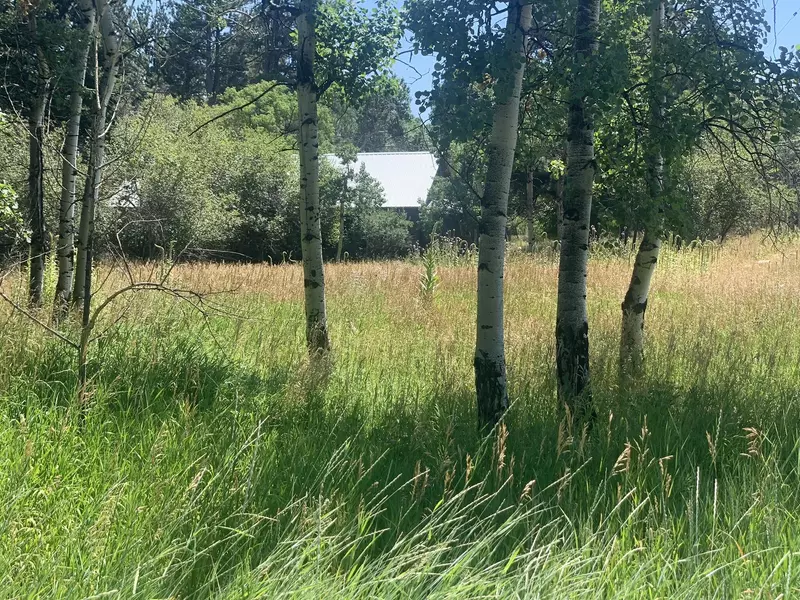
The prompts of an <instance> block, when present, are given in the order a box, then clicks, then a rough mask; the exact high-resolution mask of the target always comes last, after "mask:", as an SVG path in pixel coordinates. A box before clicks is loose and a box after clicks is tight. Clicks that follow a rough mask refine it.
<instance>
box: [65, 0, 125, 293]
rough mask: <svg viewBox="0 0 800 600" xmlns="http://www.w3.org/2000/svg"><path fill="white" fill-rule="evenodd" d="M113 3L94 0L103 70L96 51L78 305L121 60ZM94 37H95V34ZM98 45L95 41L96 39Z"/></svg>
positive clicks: (77, 274) (78, 264)
mask: <svg viewBox="0 0 800 600" xmlns="http://www.w3.org/2000/svg"><path fill="white" fill-rule="evenodd" d="M114 13H115V6H114V5H113V4H112V3H111V2H109V1H108V0H98V1H97V18H98V19H97V23H98V29H99V32H100V37H101V38H102V39H101V44H100V45H101V48H102V71H101V69H100V68H99V63H100V58H99V53H98V52H95V56H96V58H95V73H96V76H95V81H96V88H95V93H94V97H93V106H92V117H93V118H92V132H91V148H90V153H89V167H88V170H87V174H86V185H85V186H84V190H83V201H82V204H81V222H80V229H79V230H78V259H77V261H76V263H75V282H74V291H73V294H72V301H73V304H74V305H75V306H79V305H80V304H81V303H83V302H84V301H85V300H88V295H87V292H86V287H87V282H88V281H90V277H91V274H90V271H91V268H92V265H91V246H92V237H93V235H94V216H95V207H96V205H97V198H98V196H99V193H100V183H101V181H102V172H103V167H104V164H103V163H104V161H105V140H106V134H107V116H108V114H107V113H108V105H109V103H110V102H111V96H112V94H113V93H114V86H115V85H116V81H117V72H118V70H119V62H120V37H119V31H118V29H117V25H116V23H115V18H116V15H115V14H114ZM95 40H97V37H95ZM95 45H96V46H97V45H98V44H97V41H95Z"/></svg>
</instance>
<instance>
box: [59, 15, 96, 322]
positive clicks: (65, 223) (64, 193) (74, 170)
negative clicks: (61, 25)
mask: <svg viewBox="0 0 800 600" xmlns="http://www.w3.org/2000/svg"><path fill="white" fill-rule="evenodd" d="M79 7H80V11H81V15H82V18H83V28H84V39H83V40H82V42H83V44H82V45H81V47H80V49H79V51H78V62H77V65H76V66H75V79H74V81H73V82H72V92H71V94H70V102H69V122H68V123H67V132H66V136H65V137H64V146H63V148H62V151H61V156H62V161H61V203H60V206H59V222H58V244H57V246H56V255H57V256H58V282H57V284H56V298H55V307H54V315H55V317H56V319H59V318H60V317H61V316H63V314H64V312H65V311H66V310H67V309H68V308H69V302H70V298H71V297H72V273H73V268H74V258H75V203H76V201H77V198H76V194H75V183H76V180H77V177H78V166H77V159H78V138H79V136H80V129H81V112H82V110H83V95H84V93H85V88H84V82H85V79H86V67H87V63H88V59H89V50H90V49H91V47H92V40H93V37H94V28H95V12H96V11H95V3H94V2H93V0H81V1H80V3H79Z"/></svg>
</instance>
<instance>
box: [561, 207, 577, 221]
mask: <svg viewBox="0 0 800 600" xmlns="http://www.w3.org/2000/svg"><path fill="white" fill-rule="evenodd" d="M580 218H581V215H580V212H579V211H578V209H577V208H568V209H566V210H565V211H564V220H566V221H578V220H579V219H580Z"/></svg>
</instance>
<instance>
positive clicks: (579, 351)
mask: <svg viewBox="0 0 800 600" xmlns="http://www.w3.org/2000/svg"><path fill="white" fill-rule="evenodd" d="M599 20H600V1H599V0H579V2H578V8H577V14H576V27H575V45H574V48H575V65H576V69H575V71H576V73H575V75H574V77H575V78H574V80H573V81H572V83H571V89H570V96H569V114H568V122H567V128H568V129H567V170H566V180H565V190H564V212H563V222H562V225H561V231H562V233H561V251H560V252H561V254H560V259H559V271H558V306H557V309H556V373H557V379H558V398H559V401H560V402H561V404H562V405H564V406H566V407H567V409H568V410H569V412H570V414H571V416H572V418H573V419H575V420H576V421H577V422H583V421H586V420H588V419H591V418H592V416H593V414H594V410H593V407H592V397H591V387H590V377H589V320H588V314H587V309H586V275H587V266H588V259H589V220H590V216H591V212H592V184H593V183H594V175H595V157H594V129H593V125H592V122H591V117H590V115H588V114H587V107H586V104H587V102H586V97H587V93H588V91H589V86H590V83H589V81H590V79H591V77H590V73H589V72H588V71H589V69H590V68H591V65H592V62H593V61H592V58H591V57H592V55H594V54H596V53H597V48H598V40H597V29H598V25H599ZM587 67H588V68H587Z"/></svg>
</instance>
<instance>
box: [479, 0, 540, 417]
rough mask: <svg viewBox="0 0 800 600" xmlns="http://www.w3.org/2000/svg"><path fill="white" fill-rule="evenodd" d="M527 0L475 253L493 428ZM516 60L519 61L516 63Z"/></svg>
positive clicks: (502, 377)
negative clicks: (509, 194) (507, 231)
mask: <svg viewBox="0 0 800 600" xmlns="http://www.w3.org/2000/svg"><path fill="white" fill-rule="evenodd" d="M523 1H525V0H514V1H512V2H511V3H510V5H509V13H508V23H507V25H506V47H507V49H508V52H509V57H510V59H509V62H510V63H511V65H512V67H511V68H509V70H508V71H507V75H505V77H504V78H501V79H500V82H499V83H498V86H500V90H499V91H500V94H501V95H500V97H499V99H498V100H497V104H496V106H495V109H494V120H493V122H492V135H491V139H490V141H489V148H488V162H487V167H486V185H485V186H484V192H483V197H482V199H481V218H480V240H479V250H478V319H477V328H476V331H477V333H476V343H475V388H476V391H477V399H478V420H479V422H480V424H481V425H482V426H486V425H493V424H495V423H497V421H498V420H499V419H500V418H501V417H502V415H503V413H504V412H505V411H506V409H507V408H508V389H507V382H506V356H505V341H504V333H503V270H504V263H505V249H506V220H507V213H508V192H509V187H510V184H511V171H512V168H513V166H514V149H515V147H516V144H517V126H518V123H519V102H520V92H521V89H522V78H523V75H524V73H525V41H526V33H527V31H528V30H529V29H530V27H531V6H530V4H527V5H524V6H523V5H522V4H521V3H522V2H523ZM517 56H519V57H520V60H518V61H516V60H515V58H516V57H517Z"/></svg>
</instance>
